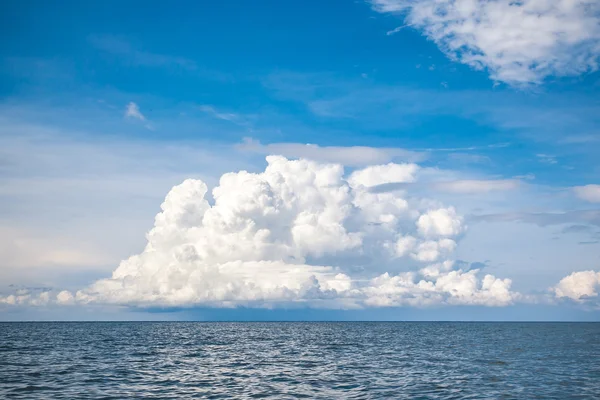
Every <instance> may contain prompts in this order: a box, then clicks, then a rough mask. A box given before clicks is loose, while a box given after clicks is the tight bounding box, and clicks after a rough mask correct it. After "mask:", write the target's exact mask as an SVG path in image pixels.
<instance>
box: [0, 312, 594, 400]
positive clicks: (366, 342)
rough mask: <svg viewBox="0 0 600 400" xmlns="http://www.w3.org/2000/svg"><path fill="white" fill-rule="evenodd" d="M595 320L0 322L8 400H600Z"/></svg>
mask: <svg viewBox="0 0 600 400" xmlns="http://www.w3.org/2000/svg"><path fill="white" fill-rule="evenodd" d="M599 338H600V324H593V323H579V324H567V323H556V324H552V323H548V324H542V323H531V324H527V323H481V324H478V323H360V322H355V323H0V361H1V368H0V398H14V399H72V398H82V399H86V398H94V399H95V398H114V399H122V398H131V397H138V398H139V397H146V398H159V399H167V398H173V399H175V398H210V399H213V398H214V399H218V398H231V397H237V398H273V399H279V398H323V399H332V398H339V399H363V398H382V399H387V398H405V399H412V398H419V397H420V398H428V399H429V398H430V399H452V398H519V399H523V398H544V399H552V398H553V399H569V398H582V399H584V398H600V380H599V379H598V377H599V376H600V340H599Z"/></svg>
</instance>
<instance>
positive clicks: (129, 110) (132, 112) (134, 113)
mask: <svg viewBox="0 0 600 400" xmlns="http://www.w3.org/2000/svg"><path fill="white" fill-rule="evenodd" d="M125 117H127V118H134V119H139V120H140V121H145V120H146V117H145V116H144V114H142V112H141V111H140V107H139V106H138V105H137V104H135V103H134V102H133V101H132V102H130V103H129V104H127V107H125Z"/></svg>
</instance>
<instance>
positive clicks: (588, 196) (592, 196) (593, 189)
mask: <svg viewBox="0 0 600 400" xmlns="http://www.w3.org/2000/svg"><path fill="white" fill-rule="evenodd" d="M573 191H574V192H575V195H576V196H577V197H579V198H580V199H582V200H585V201H588V202H590V203H600V185H585V186H577V187H574V188H573Z"/></svg>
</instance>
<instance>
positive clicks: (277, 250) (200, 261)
mask: <svg viewBox="0 0 600 400" xmlns="http://www.w3.org/2000/svg"><path fill="white" fill-rule="evenodd" d="M267 163H268V165H267V167H266V169H265V170H264V171H263V172H260V173H249V172H246V171H240V172H230V173H226V174H224V175H223V176H222V177H221V179H220V182H219V184H218V186H216V187H215V188H214V189H213V190H212V193H209V191H208V187H207V185H206V184H205V183H204V182H203V181H201V180H198V179H187V180H185V181H184V182H182V183H181V184H179V185H177V186H175V187H173V188H172V189H171V191H170V192H169V193H168V194H167V196H166V198H165V200H164V202H163V204H162V205H161V212H160V213H158V214H157V215H156V218H155V223H154V227H153V228H152V229H151V230H150V231H149V232H148V234H147V235H146V239H147V244H146V247H145V249H144V250H143V252H141V253H140V254H137V255H134V256H131V257H130V258H128V259H126V260H123V261H122V262H121V263H120V265H119V266H118V268H116V270H115V271H114V272H113V273H112V276H111V277H110V278H107V279H101V280H98V281H96V282H95V283H93V284H92V285H90V286H89V287H86V288H84V289H81V290H79V291H76V292H74V293H72V292H69V291H66V290H63V291H60V292H58V293H56V292H52V293H51V292H50V291H44V292H42V293H37V294H36V293H30V292H27V291H21V292H19V293H15V294H13V295H9V296H5V297H1V296H0V303H4V304H9V305H34V306H40V305H46V304H60V305H72V304H113V305H126V306H137V307H194V306H208V307H236V306H246V307H267V308H275V307H298V306H306V307H318V308H336V309H337V308H343V309H353V308H366V307H398V306H416V307H425V306H431V305H484V306H505V305H509V304H513V303H514V302H517V301H527V298H526V297H527V296H523V295H521V294H520V293H517V292H514V291H511V283H512V282H511V280H510V279H501V278H496V277H495V276H493V275H491V274H482V273H481V271H480V270H478V269H464V263H457V262H454V261H453V260H452V253H453V252H454V250H455V248H456V246H457V240H458V239H459V238H460V236H461V235H462V233H463V232H464V231H465V229H466V226H465V224H464V220H463V218H462V216H460V215H459V214H458V213H457V211H456V210H455V209H454V208H453V207H451V206H446V205H443V204H441V203H440V202H438V201H436V200H432V199H427V198H418V197H415V196H413V195H411V193H410V190H396V191H391V192H373V191H372V190H371V189H372V188H373V187H376V186H378V185H386V184H401V183H411V182H415V181H416V180H417V177H418V175H419V174H418V173H419V171H420V167H419V166H418V165H416V164H411V163H405V164H394V163H389V164H383V165H371V166H368V167H365V168H362V169H357V170H354V171H353V172H352V173H350V174H346V173H345V171H344V168H343V166H342V165H340V164H329V163H319V162H315V161H309V160H304V159H300V160H288V159H287V158H285V157H282V156H269V157H267ZM408 187H410V186H408ZM585 273H587V272H585ZM577 274H581V273H574V274H573V276H575V277H576V278H577V279H575V278H569V277H567V278H565V279H563V280H562V281H561V282H560V283H559V284H558V285H557V286H556V287H555V288H552V289H551V291H552V292H553V293H554V295H555V296H556V297H557V298H561V297H568V298H571V299H574V300H579V299H580V298H581V297H582V296H593V295H594V294H595V292H594V289H593V288H594V285H592V286H590V287H591V289H590V288H588V286H589V285H588V286H586V285H587V284H586V283H585V282H584V283H583V284H582V283H581V281H582V280H581V279H579V275H577Z"/></svg>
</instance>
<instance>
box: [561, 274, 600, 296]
mask: <svg viewBox="0 0 600 400" xmlns="http://www.w3.org/2000/svg"><path fill="white" fill-rule="evenodd" d="M599 288H600V272H595V271H579V272H573V273H572V274H571V275H568V276H566V277H564V278H563V279H561V281H560V282H558V284H557V285H556V286H555V287H554V288H553V289H552V290H553V291H554V293H555V294H556V297H559V298H560V297H565V298H569V299H572V300H575V301H578V302H580V301H583V300H585V299H587V298H589V297H597V296H598V289H599Z"/></svg>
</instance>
